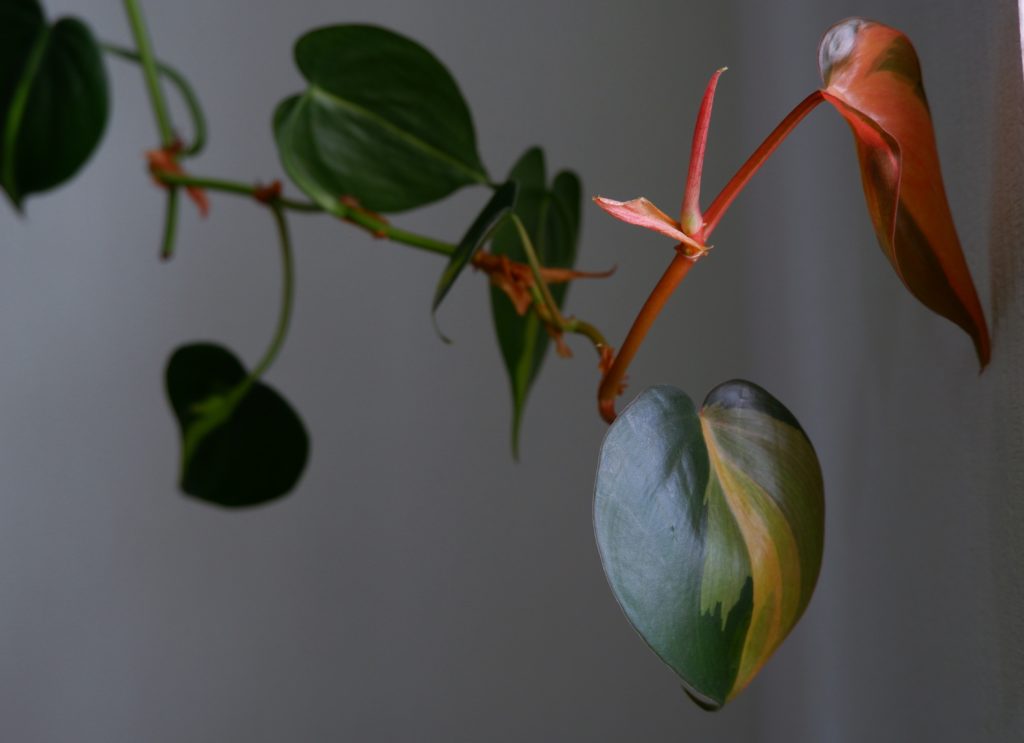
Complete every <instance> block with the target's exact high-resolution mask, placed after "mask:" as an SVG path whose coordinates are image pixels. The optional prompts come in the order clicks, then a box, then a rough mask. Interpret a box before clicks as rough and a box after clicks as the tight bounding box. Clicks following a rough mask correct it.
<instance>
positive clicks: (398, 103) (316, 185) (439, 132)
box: [274, 26, 487, 212]
mask: <svg viewBox="0 0 1024 743" xmlns="http://www.w3.org/2000/svg"><path fill="white" fill-rule="evenodd" d="M295 59H296V62H297V63H298V66H299V70H300V71H301V72H302V74H303V76H304V77H305V78H306V80H307V81H308V82H309V87H308V88H307V90H306V91H305V92H304V93H302V94H301V95H297V96H293V97H291V98H288V99H286V100H285V101H283V102H282V103H281V104H280V105H279V106H278V108H277V111H276V112H275V115H274V133H275V138H276V140H277V148H278V151H279V153H280V156H281V161H282V163H283V164H284V167H285V170H286V171H288V174H289V175H290V176H291V178H292V179H293V180H294V181H295V183H296V184H297V185H298V186H299V188H301V189H302V190H303V191H305V192H306V193H307V194H308V195H309V196H310V197H311V198H312V199H313V200H314V201H316V202H317V203H318V204H320V205H321V206H322V207H323V208H325V209H327V210H336V209H337V205H338V199H339V198H340V197H342V196H348V197H353V198H355V199H357V200H358V201H359V202H360V204H362V206H363V207H365V208H367V209H370V210H373V211H379V212H397V211H403V210H405V209H411V208H413V207H417V206H421V205H423V204H427V203H430V202H432V201H436V200H438V199H441V198H443V197H445V196H447V195H448V194H450V193H451V192H452V191H454V190H456V189H457V188H460V187H462V186H466V185H469V184H472V183H487V174H486V172H485V170H484V167H483V165H482V164H481V162H480V156H479V154H478V153H477V149H476V134H475V133H474V131H473V121H472V119H471V118H470V113H469V108H468V107H467V105H466V102H465V100H464V99H463V97H462V93H461V92H459V89H458V86H457V85H456V83H455V80H454V79H452V76H451V74H450V73H449V72H448V70H447V69H445V67H444V65H442V64H441V62H439V61H438V60H437V58H436V57H434V56H433V55H432V54H431V53H430V52H428V51H427V50H426V49H424V48H423V47H422V46H420V45H419V44H417V43H416V42H414V41H412V40H411V39H407V38H405V37H404V36H399V35H398V34H396V33H393V32H391V31H388V30H386V29H383V28H376V27H374V26H331V27H328V28H321V29H317V30H315V31H311V32H309V33H308V34H306V35H305V36H303V37H302V38H301V39H299V41H298V43H297V44H296V45H295Z"/></svg>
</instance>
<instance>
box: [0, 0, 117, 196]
mask: <svg viewBox="0 0 1024 743" xmlns="http://www.w3.org/2000/svg"><path fill="white" fill-rule="evenodd" d="M107 113H108V101H107V76H106V71H105V69H104V67H103V58H102V54H101V52H100V49H99V47H98V46H97V44H96V41H95V40H94V39H93V36H92V34H91V33H90V31H89V29H88V28H87V27H86V26H85V25H84V24H83V23H82V22H81V21H79V20H76V19H74V18H63V19H61V20H59V21H57V22H56V23H55V24H53V25H52V26H51V25H49V24H47V22H46V19H45V18H44V17H43V12H42V9H41V8H40V6H39V3H38V2H36V0H6V1H5V2H3V3H2V4H0V128H2V132H0V134H2V139H0V185H2V186H3V189H4V191H5V192H6V193H7V195H8V196H9V197H10V199H11V201H12V202H13V203H14V205H15V207H17V208H19V209H20V208H21V204H22V202H23V201H24V199H25V197H26V196H27V195H29V194H31V193H36V192H39V191H46V190H48V189H51V188H53V187H55V186H57V185H59V184H61V183H63V182H64V181H66V180H67V179H68V178H70V177H71V176H73V175H74V174H75V173H76V172H77V171H78V169H79V168H81V167H82V165H83V164H84V163H85V161H86V160H87V159H88V158H89V156H90V155H91V154H92V152H93V150H94V149H95V148H96V145H97V144H99V141H100V137H101V136H102V135H103V130H104V128H105V126H106V123H107Z"/></svg>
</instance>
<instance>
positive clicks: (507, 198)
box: [431, 181, 518, 343]
mask: <svg viewBox="0 0 1024 743" xmlns="http://www.w3.org/2000/svg"><path fill="white" fill-rule="evenodd" d="M517 188H518V186H517V185H516V183H515V181H508V182H507V183H505V184H503V185H501V186H500V187H498V189H497V190H496V191H495V192H494V195H493V196H491V198H490V199H489V200H488V201H487V203H486V204H484V208H483V209H482V210H481V211H480V213H479V214H478V215H477V217H476V219H474V220H473V224H471V225H470V226H469V229H468V230H466V234H465V235H463V236H462V240H460V241H459V244H458V245H457V246H456V248H455V252H454V253H452V257H451V260H449V261H448V265H447V266H445V269H444V273H442V274H441V279H440V280H439V281H438V282H437V289H436V290H435V291H434V303H433V306H432V307H431V312H432V313H433V314H434V315H435V321H434V325H435V327H436V326H437V320H436V315H437V308H438V307H439V306H440V305H441V302H442V301H443V300H444V298H445V296H446V295H447V294H448V290H449V289H451V288H452V284H454V283H455V279H457V278H458V277H459V274H461V273H462V271H463V269H464V268H465V267H466V266H467V265H468V264H469V262H470V261H471V260H472V259H473V255H474V254H475V253H476V252H477V251H478V250H479V249H480V248H481V247H483V244H484V242H485V241H486V240H487V237H488V235H489V234H490V232H491V230H492V229H493V228H494V226H495V225H496V224H497V223H498V221H499V220H500V219H502V218H503V217H504V216H505V215H506V214H508V213H509V212H510V211H511V210H512V205H513V204H514V203H515V200H516V190H517ZM438 335H440V336H441V338H442V339H443V340H444V341H445V342H446V343H448V342H450V341H449V340H448V339H447V338H445V336H444V335H443V334H442V333H441V332H440V330H439V331H438Z"/></svg>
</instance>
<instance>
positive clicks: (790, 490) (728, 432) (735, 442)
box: [594, 380, 824, 709]
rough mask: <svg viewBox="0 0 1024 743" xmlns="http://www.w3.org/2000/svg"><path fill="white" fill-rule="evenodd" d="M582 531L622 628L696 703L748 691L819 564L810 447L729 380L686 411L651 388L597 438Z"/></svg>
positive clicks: (817, 498) (670, 393)
mask: <svg viewBox="0 0 1024 743" xmlns="http://www.w3.org/2000/svg"><path fill="white" fill-rule="evenodd" d="M594 526H595V531H596V535H597V545H598V549H599V551H600V554H601V562H602V564H603V565H604V570H605V574H606V575H607V576H608V582H609V584H610V585H611V588H612V592H613V593H614V594H615V598H616V599H617V600H618V602H619V604H620V605H621V606H622V609H623V611H624V612H625V614H626V616H627V617H628V619H629V621H630V623H632V625H633V627H634V628H635V629H636V631H637V632H639V633H640V636H641V637H643V639H644V640H645V641H646V642H647V644H648V645H649V646H650V647H651V649H652V650H654V652H655V653H657V654H658V656H659V657H660V658H661V659H662V660H663V661H664V662H665V663H667V664H668V665H669V666H670V667H671V668H672V670H674V671H675V672H676V673H677V674H678V675H679V677H680V678H681V679H682V681H683V685H684V688H685V689H686V691H687V692H688V693H689V694H690V695H691V696H692V697H693V698H694V700H696V701H697V702H698V703H699V704H700V705H701V706H704V707H707V708H709V709H717V708H719V707H721V706H722V705H723V704H725V702H727V701H729V700H730V699H732V698H733V697H734V696H736V694H738V693H739V692H740V691H742V690H743V688H744V687H745V686H746V685H747V684H748V683H750V681H751V679H752V678H753V677H754V676H755V675H756V674H757V672H758V671H759V670H760V669H761V667H762V666H763V665H764V663H765V661H766V660H767V659H768V657H769V656H770V655H771V654H772V652H773V651H774V650H775V649H776V648H777V647H778V646H779V644H780V643H781V642H782V640H783V639H784V638H785V637H786V635H787V634H788V633H789V631H790V630H791V629H792V628H793V625H794V624H795V623H796V621H797V620H798V619H799V618H800V615H801V614H802V613H803V611H804V609H805V608H806V607H807V602H808V601H809V600H810V598H811V593H812V592H813V591H814V584H815V582H816V581H817V578H818V570H819V568H820V566H821V554H822V542H823V534H824V500H823V486H822V479H821V470H820V468H819V466H818V459H817V457H816V456H815V453H814V448H813V447H812V446H811V442H810V441H809V440H808V439H807V436H806V435H805V434H804V431H803V429H801V428H800V424H799V423H797V421H796V419H795V418H794V417H793V415H792V414H791V413H790V412H789V411H788V410H787V409H786V408H785V407H783V405H782V403H780V402H779V401H778V400H776V399H775V398H774V397H772V396H771V395H770V394H768V393H767V392H765V391H764V390H763V389H761V388H760V387H758V386H757V385H754V384H751V383H750V382H744V381H738V380H737V381H732V382H726V383H725V384H722V385H719V386H718V387H716V388H715V389H714V390H712V391H711V393H710V394H709V395H708V397H707V399H706V400H705V401H704V405H703V407H702V408H701V410H700V411H699V412H698V411H697V410H696V409H695V408H694V405H693V403H692V402H691V401H690V398H688V397H687V396H686V394H684V393H683V392H681V391H680V390H678V389H675V388H674V387H652V388H650V389H648V390H645V391H644V392H643V393H642V394H641V395H640V396H639V397H637V398H636V400H634V401H633V402H632V404H630V405H629V406H628V407H627V408H626V409H625V410H624V411H623V412H622V414H621V415H620V416H619V417H618V418H617V419H616V421H615V423H614V424H613V425H612V427H611V428H610V429H609V431H608V435H607V437H606V438H605V441H604V446H603V447H602V449H601V459H600V464H599V465H598V471H597V487H596V491H595V496H594Z"/></svg>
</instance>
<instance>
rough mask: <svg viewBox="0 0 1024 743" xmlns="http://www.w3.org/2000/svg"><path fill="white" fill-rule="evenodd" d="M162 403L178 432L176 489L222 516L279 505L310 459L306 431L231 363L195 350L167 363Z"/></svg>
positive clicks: (222, 352)
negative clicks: (238, 509)
mask: <svg viewBox="0 0 1024 743" xmlns="http://www.w3.org/2000/svg"><path fill="white" fill-rule="evenodd" d="M166 383H167V395H168V397H169V398H170V401H171V407H172V408H173V409H174V414H175V416H176V417H177V419H178V424H179V426H180V427H181V435H182V450H181V489H182V490H183V491H184V492H185V493H187V494H188V495H191V496H194V497H196V498H199V499H200V500H204V501H208V502H210V503H216V504H217V505H219V506H224V507H227V508H236V507H239V506H254V505H257V504H260V503H265V502H266V501H270V500H273V499H275V498H279V497H280V496H282V495H284V494H285V493H287V492H288V491H289V490H291V489H292V488H293V487H295V484H296V483H297V482H298V480H299V477H300V476H301V475H302V470H303V468H304V467H305V466H306V459H307V458H308V455H309V437H308V436H307V434H306V429H305V426H303V425H302V421H301V420H300V419H299V416H298V415H297V414H296V413H295V411H294V410H292V408H291V406H290V405H288V403H287V402H285V400H284V399H283V398H282V397H281V396H280V395H279V394H278V393H277V392H275V391H274V390H273V389H271V388H270V387H268V386H267V385H265V384H263V383H262V382H260V381H256V380H250V379H249V378H248V375H247V374H246V371H245V368H244V367H243V366H242V364H241V363H240V362H239V361H238V359H236V358H235V357H234V355H233V354H232V353H231V352H230V351H228V350H227V349H224V348H222V347H220V346H216V345H213V344H208V343H196V344H191V345H188V346H182V347H181V348H179V349H177V350H176V351H175V352H174V355H173V356H171V360H170V362H168V364H167V373H166Z"/></svg>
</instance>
